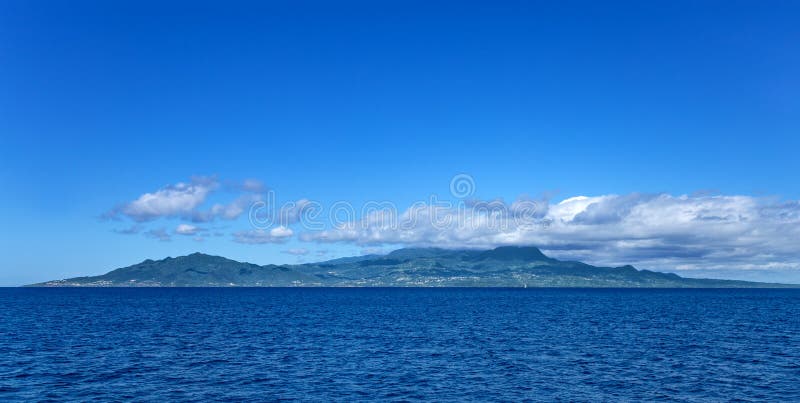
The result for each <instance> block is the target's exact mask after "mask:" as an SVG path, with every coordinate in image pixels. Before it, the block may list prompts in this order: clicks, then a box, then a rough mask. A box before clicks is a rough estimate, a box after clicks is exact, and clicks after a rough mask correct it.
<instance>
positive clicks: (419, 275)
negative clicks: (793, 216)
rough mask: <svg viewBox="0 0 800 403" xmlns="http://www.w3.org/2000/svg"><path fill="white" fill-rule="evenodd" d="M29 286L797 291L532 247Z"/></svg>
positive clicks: (163, 267) (173, 266)
mask: <svg viewBox="0 0 800 403" xmlns="http://www.w3.org/2000/svg"><path fill="white" fill-rule="evenodd" d="M31 286H33V287H630V288H648V287H650V288H675V287H678V288H701V287H708V288H750V287H759V288H764V287H798V286H797V285H787V284H771V283H756V282H748V281H735V280H713V279H693V278H683V277H680V276H678V275H677V274H672V273H659V272H654V271H649V270H637V269H635V268H634V267H633V266H622V267H597V266H591V265H588V264H585V263H581V262H573V261H560V260H556V259H553V258H550V257H547V256H545V255H544V254H542V252H541V251H540V250H539V249H537V248H534V247H514V246H506V247H499V248H496V249H492V250H447V249H437V248H413V249H400V250H396V251H394V252H391V253H389V254H387V255H367V256H359V257H350V258H340V259H334V260H329V261H326V262H319V263H307V264H295V265H264V266H259V265H256V264H252V263H242V262H237V261H235V260H231V259H226V258H224V257H220V256H210V255H205V254H202V253H193V254H191V255H188V256H181V257H176V258H171V257H168V258H166V259H162V260H149V259H148V260H145V261H144V262H141V263H138V264H135V265H133V266H128V267H123V268H120V269H116V270H113V271H110V272H108V273H106V274H103V275H100V276H92V277H75V278H70V279H65V280H54V281H47V282H44V283H38V284H32V285H31Z"/></svg>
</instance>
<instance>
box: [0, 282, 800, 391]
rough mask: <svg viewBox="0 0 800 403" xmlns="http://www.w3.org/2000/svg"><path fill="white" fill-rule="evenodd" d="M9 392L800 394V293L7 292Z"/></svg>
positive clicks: (0, 372) (1, 322) (4, 343)
mask: <svg viewBox="0 0 800 403" xmlns="http://www.w3.org/2000/svg"><path fill="white" fill-rule="evenodd" d="M0 357H2V360H0V401H42V400H70V401H92V400H97V401H109V400H140V401H165V400H168V401H174V400H178V401H209V400H229V401H230V400H276V399H299V400H310V401H332V400H333V401H361V400H372V399H377V400H403V401H407V400H434V401H476V400H477V401H500V400H503V401H506V400H512V401H524V400H531V401H552V400H573V401H574V400H578V401H597V400H612V401H620V400H623V401H624V400H681V401H709V400H712V401H720V400H724V401H728V400H736V399H742V400H758V401H761V400H770V401H791V400H795V401H798V400H800V290H778V289H776V290H762V289H736V290H732V289H731V290H727V289H722V290H696V289H695V290H683V289H681V290H677V289H675V290H673V289H656V290H653V289H648V290H636V289H530V288H529V289H431V288H416V289H398V288H394V289H389V288H380V289H369V288H349V289H347V288H339V289H326V288H197V289H190V288H105V289H104V288H77V289H67V288H65V289H53V288H51V289H46V288H5V289H0Z"/></svg>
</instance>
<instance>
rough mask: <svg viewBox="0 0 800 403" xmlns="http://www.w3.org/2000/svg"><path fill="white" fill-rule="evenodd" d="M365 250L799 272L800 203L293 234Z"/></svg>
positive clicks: (483, 212) (424, 216)
mask: <svg viewBox="0 0 800 403" xmlns="http://www.w3.org/2000/svg"><path fill="white" fill-rule="evenodd" d="M300 239H301V240H305V241H315V242H345V243H354V244H358V245H365V246H380V245H406V246H441V247H449V248H465V247H466V248H491V247H495V246H500V245H536V246H538V247H540V248H542V249H544V250H545V251H546V252H548V253H550V254H551V255H554V256H556V257H562V258H572V259H580V260H584V261H588V262H591V263H595V264H608V265H621V264H628V263H632V264H636V265H637V266H639V267H643V268H651V269H664V270H695V269H701V268H702V269H726V270H730V269H740V270H753V269H774V268H775V267H778V266H780V267H781V268H783V269H789V268H791V269H800V247H798V242H797V241H796V240H797V239H800V202H798V201H788V202H787V201H780V200H777V199H771V198H756V197H751V196H724V195H702V194H701V195H692V196H687V195H682V196H672V195H668V194H638V193H633V194H628V195H601V196H594V197H587V196H577V197H571V198H568V199H565V200H563V201H561V202H560V203H555V204H551V203H548V202H547V201H544V200H542V201H533V200H526V199H520V200H517V201H515V202H513V203H510V204H509V203H503V202H502V201H497V200H493V201H479V200H477V201H470V202H469V203H468V204H467V205H466V206H460V207H459V206H438V205H433V204H422V203H419V204H415V205H414V206H412V207H410V208H408V209H407V210H405V211H403V212H402V213H399V214H398V213H393V212H391V211H385V212H381V213H380V214H369V215H367V216H366V217H362V218H361V219H360V220H358V221H356V222H350V223H343V224H340V225H337V226H335V227H334V228H332V229H328V230H324V231H313V232H306V233H302V234H300Z"/></svg>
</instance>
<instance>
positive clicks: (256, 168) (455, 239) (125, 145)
mask: <svg viewBox="0 0 800 403" xmlns="http://www.w3.org/2000/svg"><path fill="white" fill-rule="evenodd" d="M160 3H161V2H143V1H136V2H111V3H109V2H46V1H45V2H31V1H8V2H3V4H2V5H0V38H2V39H0V88H3V90H2V91H0V186H2V189H3V197H0V218H2V221H3V231H2V233H1V234H0V248H1V249H0V252H2V255H3V263H2V266H0V285H17V284H23V283H27V282H33V281H42V280H48V279H53V278H62V277H68V276H74V275H81V274H98V273H102V272H105V271H107V270H108V269H111V268H115V267H120V266H125V265H128V264H132V263H135V262H138V261H141V260H144V259H145V258H162V257H166V256H176V255H182V254H186V253H190V252H193V251H202V252H206V253H212V254H220V255H224V256H227V257H231V258H234V259H240V260H247V261H251V262H254V263H271V262H276V263H277V262H287V263H289V262H296V261H310V260H319V259H323V258H328V257H338V256H344V255H351V254H359V253H362V252H364V251H367V250H369V251H373V250H375V249H376V248H377V249H378V250H389V249H392V248H395V247H400V246H405V245H429V244H434V245H435V244H445V245H446V246H449V247H459V246H471V247H479V246H481V247H483V246H486V247H490V246H494V245H497V244H504V243H518V244H523V243H524V244H530V243H537V244H540V245H539V246H542V247H543V248H544V249H545V250H549V251H550V252H551V253H553V254H555V255H557V256H560V257H561V256H563V257H576V258H581V259H583V260H587V261H590V262H594V263H608V264H612V263H614V264H616V263H625V264H627V263H630V264H634V265H636V266H637V267H643V268H656V269H660V270H673V271H678V272H679V273H684V274H686V273H689V274H690V275H691V274H696V275H724V276H725V277H731V278H753V279H768V280H783V281H789V280H792V281H800V276H798V274H797V272H798V270H800V268H799V267H798V260H797V258H798V255H800V252H795V250H797V249H800V248H798V246H796V245H795V244H794V243H793V242H792V241H791V236H792V235H795V234H797V231H798V229H797V228H798V225H797V223H798V221H797V216H798V207H797V199H799V198H800V189H798V186H797V180H796V179H795V178H796V173H797V172H798V170H799V169H800V158H797V157H796V153H797V150H798V146H800V136H798V131H799V129H800V120H798V116H800V115H799V114H798V113H799V112H800V98H798V96H797V94H800V80H798V77H799V75H798V71H800V49H798V43H800V28H798V24H797V23H796V22H797V15H800V14H798V13H799V12H800V5H798V4H797V3H796V2H789V1H785V2H782V1H775V2H755V1H751V2H738V1H735V2H731V1H724V2H723V1H719V2H712V1H708V2H681V1H677V2H615V3H614V4H602V3H600V2H549V3H546V2H505V3H503V4H497V3H496V2H495V3H492V2H437V3H435V4H432V2H344V3H335V4H332V3H316V2H273V3H266V4H259V3H255V2H254V3H247V2H225V3H222V2H216V3H214V2H186V3H181V2H173V3H171V4H169V5H164V4H160ZM461 173H466V174H468V175H469V176H470V178H471V179H472V180H473V181H474V184H475V190H474V194H470V198H475V199H480V200H495V199H502V200H503V201H504V202H505V203H508V204H509V205H510V204H511V203H513V202H514V201H515V200H536V201H537V203H539V205H540V206H541V211H542V214H543V215H542V217H540V218H543V217H545V216H546V215H547V214H545V212H546V211H549V212H550V213H548V214H550V215H549V216H548V217H550V218H549V219H553V220H556V221H558V220H561V221H559V222H563V223H565V224H564V225H567V224H569V223H572V224H575V225H576V226H575V227H569V226H566V227H564V228H563V231H561V232H558V231H554V232H544V233H543V234H537V235H535V236H533V235H531V234H527V235H525V236H521V235H519V234H518V233H517V234H516V235H513V236H512V235H509V234H489V235H487V233H486V232H485V231H478V232H476V233H474V234H472V233H466V232H463V231H462V232H460V233H459V234H442V233H440V232H436V231H435V230H433V229H430V228H428V229H427V232H425V234H423V235H421V234H420V233H418V232H415V233H414V234H413V235H409V236H408V237H405V236H397V234H396V231H395V232H394V233H387V232H386V231H384V232H380V233H379V235H376V232H375V231H367V232H369V236H366V235H364V234H352V233H351V234H349V235H348V236H338V235H337V236H330V237H329V238H328V239H337V240H338V241H337V242H327V241H324V240H323V239H322V238H321V237H319V236H315V235H314V234H312V232H313V231H307V230H306V229H304V228H301V227H302V226H300V225H298V223H291V224H290V225H287V228H288V229H290V230H291V232H292V236H287V237H285V238H280V239H265V238H263V237H262V238H257V239H260V240H261V241H263V242H261V241H259V242H260V243H242V242H237V239H238V240H239V241H241V240H242V238H241V237H240V238H237V236H236V234H237V233H239V234H242V233H244V232H245V231H253V230H254V228H253V226H252V225H251V223H250V222H249V220H248V219H247V216H248V209H249V205H248V206H245V208H244V212H243V213H240V214H239V215H235V214H232V215H231V217H222V216H218V217H214V218H213V220H206V221H202V222H201V221H198V220H197V219H196V216H195V218H194V219H192V217H190V215H191V214H189V213H187V212H188V211H195V212H197V211H205V212H208V211H210V210H211V209H212V208H213V205H214V204H220V205H221V206H232V205H233V203H234V201H236V200H245V201H253V200H256V199H258V198H260V197H264V195H265V193H266V190H267V189H270V190H272V191H273V192H274V195H275V198H276V203H283V202H288V201H298V200H313V201H315V202H318V203H319V204H320V205H322V206H330V205H332V204H333V203H334V202H336V201H347V202H348V203H352V204H353V205H356V206H360V205H363V203H365V202H367V201H370V200H378V201H391V202H392V203H394V204H395V205H396V206H398V210H399V212H400V213H402V212H403V211H405V209H407V208H408V207H409V206H411V205H412V204H413V203H414V202H415V201H417V200H428V198H429V196H430V195H441V197H442V198H447V197H448V196H452V195H450V192H449V185H450V181H451V178H453V176H454V175H457V174H461ZM193 178H194V179H193ZM247 180H251V181H259V182H260V183H262V184H263V188H259V189H257V191H251V190H253V189H255V188H252V189H251V190H246V189H245V187H246V186H245V183H246V182H245V181H247ZM203 183H205V184H209V183H210V184H211V185H209V186H208V189H205V188H203V189H205V190H207V191H208V195H207V196H204V197H202V198H198V199H192V200H191V201H190V202H189V205H186V204H183V205H174V204H170V205H172V206H173V207H175V206H177V207H175V209H173V210H169V209H168V210H159V211H155V213H154V214H153V215H151V216H148V217H147V219H146V220H142V216H141V215H137V214H140V213H141V211H138V210H135V209H134V208H133V207H131V206H132V203H134V202H135V201H136V200H140V198H142V197H143V195H148V194H149V195H151V196H154V197H156V198H158V197H161V196H163V197H166V198H169V197H173V196H176V195H177V196H181V197H183V196H185V194H183V193H180V192H183V191H184V190H186V189H187V187H190V186H199V185H198V184H203ZM247 183H255V182H247ZM180 184H183V185H180ZM170 189H172V190H175V192H172V193H169V192H168V191H169V190H170ZM176 189H177V190H176ZM192 189H193V191H196V190H197V189H198V188H192ZM165 190H166V192H165ZM159 191H162V193H158V192H159ZM178 193H180V194H178ZM195 195H196V194H195ZM659 195H660V196H659ZM577 196H586V197H588V199H585V200H589V202H586V201H585V200H584V199H580V200H578V199H572V198H574V197H577ZM606 196H615V198H614V197H612V198H608V197H606ZM667 196H669V197H670V198H667V199H665V198H666V197H667ZM681 196H686V197H688V199H680V198H681ZM243 197H244V199H242V198H243ZM250 197H252V198H253V199H250ZM603 197H606V198H603ZM659 197H661V198H659ZM737 197H738V198H737ZM451 198H452V197H451ZM159 200H160V201H164V202H165V203H168V204H169V203H173V202H175V203H180V200H183V202H187V199H185V198H184V199H180V200H178V199H176V200H177V201H176V200H172V199H170V200H161V199H159ZM564 200H571V202H568V203H566V204H564V205H562V207H553V208H549V207H552V206H558V205H559V203H561V202H562V201H564ZM582 200H583V201H582ZM665 200H666V201H665ZM578 202H580V203H582V204H580V206H578V207H575V208H579V209H581V210H580V211H586V212H592V211H604V212H610V213H607V214H606V213H603V214H605V215H602V217H606V218H603V219H602V220H600V221H592V222H591V223H589V222H588V221H586V218H585V217H587V215H584V216H581V217H583V218H580V217H578V214H573V213H574V211H573V213H564V211H566V210H564V208H565V207H564V206H567V205H570V203H578ZM193 203H196V204H193ZM663 203H666V204H667V205H669V206H674V205H680V206H684V207H681V208H680V209H679V210H680V212H679V213H670V211H673V210H671V209H670V208H668V207H665V206H664V204H663ZM591 204H594V207H590V205H591ZM687 205H688V206H690V207H686V206H687ZM126 206H128V209H127V210H126ZM158 206H160V207H164V206H165V205H163V204H159V205H158ZM158 206H156V207H158ZM575 206H577V204H575ZM150 207H153V206H150ZM154 208H155V207H154ZM559 209H560V210H559ZM124 211H128V213H130V214H125V213H124ZM557 211H561V213H558V214H562V215H558V216H556V215H554V214H556V213H555V212H557ZM675 211H677V210H675ZM687 211H694V212H695V213H692V214H694V215H692V216H691V217H690V219H689V220H690V221H691V225H689V224H687V225H686V226H684V227H681V228H678V229H676V228H673V227H668V226H666V224H663V223H668V222H675V220H676V216H675V215H669V214H685V213H686V212H687ZM765 211H777V212H778V213H775V214H773V215H767V213H764V212H765ZM643 212H649V213H648V214H651V215H647V217H648V218H646V219H645V218H642V217H645V213H643ZM563 214H567V215H563ZM587 214H588V213H587ZM608 214H611V215H608ZM770 214H771V213H770ZM234 216H235V217H234ZM576 217H578V218H576ZM593 217H597V215H595V216H593ZM607 217H615V218H614V220H616V221H614V220H611V221H614V223H616V224H614V225H619V226H620V227H608V225H610V224H609V222H611V221H609V219H608V218H607ZM703 217H714V219H715V220H717V221H714V220H710V219H701V218H703ZM358 218H359V219H360V218H361V217H358ZM655 218H658V219H659V220H655ZM721 219H724V220H727V221H725V222H724V224H721V223H720V220H721ZM137 220H139V221H137ZM581 220H583V221H581ZM734 221H735V222H734ZM698 223H702V224H698ZM181 224H183V225H191V226H193V227H194V228H195V230H197V231H201V232H202V233H203V234H205V236H203V237H201V238H200V239H202V240H195V239H194V238H196V236H185V235H181V234H179V233H176V231H177V228H178V226H179V225H181ZM578 224H581V225H583V226H582V227H578V226H577V225H578ZM623 224H624V228H623V227H622V225H623ZM592 225H594V227H593V226H592ZM184 228H187V227H184ZM162 229H163V232H159V231H160V230H162ZM125 230H131V231H128V232H135V233H133V234H121V233H119V232H125ZM266 230H267V231H269V230H270V229H266ZM115 231H116V232H115ZM542 231H546V230H544V229H542ZM184 232H185V231H184ZM189 232H194V231H189ZM612 232H613V233H622V234H626V235H625V236H622V237H619V236H617V237H609V238H592V239H591V240H586V239H585V238H586V236H588V235H587V234H598V233H612ZM303 233H306V235H304V236H301V235H302V234H303ZM555 233H558V235H553V234H555ZM148 234H150V235H157V234H161V235H162V236H160V237H159V236H147V235H148ZM642 234H644V235H642ZM697 234H702V236H699V235H697ZM764 234H771V235H764ZM194 235H197V234H194ZM329 235H330V233H329ZM407 235H408V234H407ZM167 237H168V240H167ZM626 237H627V238H626ZM248 239H253V238H248ZM404 239H406V240H408V241H407V242H403V240H404ZM443 239H445V240H447V241H446V242H443V241H442V240H443ZM575 239H584V241H583V242H577V243H576V242H573V240H575ZM459 242H460V243H461V244H463V245H461V244H460V243H459ZM573 244H574V245H575V248H570V247H569V246H570V245H573ZM643 244H646V245H647V246H642V245H643ZM592 245H595V246H592ZM596 245H604V246H602V247H598V246H596ZM631 245H633V246H631ZM686 250H692V251H694V252H692V253H688V254H687V253H685V252H686ZM287 251H291V252H293V253H294V254H292V253H287ZM734 251H735V252H734ZM644 252H647V253H644ZM299 253H304V254H301V255H297V254H299ZM689 255H691V256H689ZM687 256H689V257H687ZM747 256H750V258H747ZM758 262H762V263H763V262H768V263H769V264H766V265H765V264H759V263H758Z"/></svg>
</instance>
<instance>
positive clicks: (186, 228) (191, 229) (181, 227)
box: [175, 224, 204, 235]
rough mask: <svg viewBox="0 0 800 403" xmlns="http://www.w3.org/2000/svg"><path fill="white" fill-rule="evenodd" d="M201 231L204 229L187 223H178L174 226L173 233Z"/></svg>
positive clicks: (195, 233)
mask: <svg viewBox="0 0 800 403" xmlns="http://www.w3.org/2000/svg"><path fill="white" fill-rule="evenodd" d="M201 231H204V229H203V228H199V227H196V226H194V225H189V224H179V225H178V227H177V228H175V233H176V234H178V235H197V233H198V232H201Z"/></svg>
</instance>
